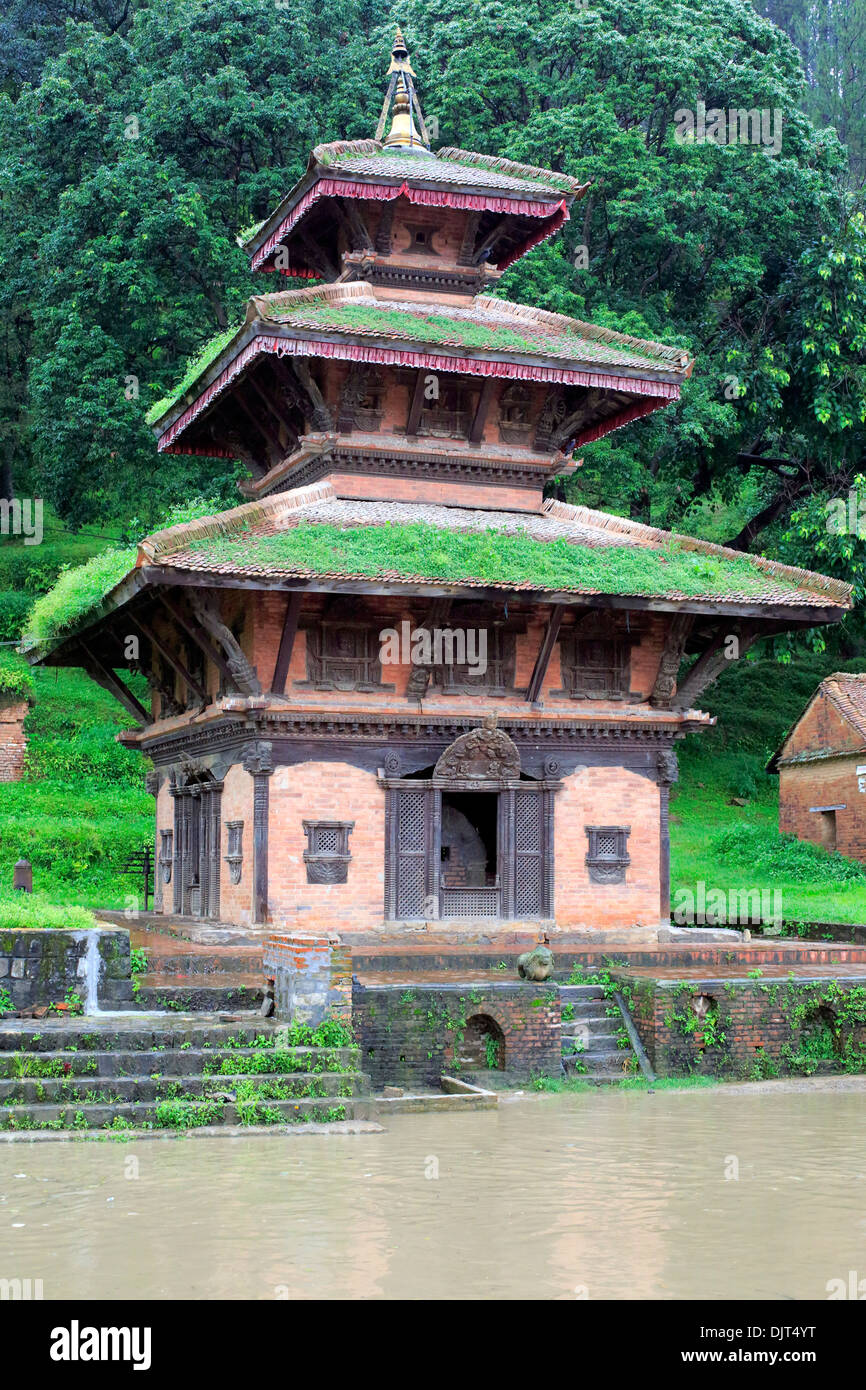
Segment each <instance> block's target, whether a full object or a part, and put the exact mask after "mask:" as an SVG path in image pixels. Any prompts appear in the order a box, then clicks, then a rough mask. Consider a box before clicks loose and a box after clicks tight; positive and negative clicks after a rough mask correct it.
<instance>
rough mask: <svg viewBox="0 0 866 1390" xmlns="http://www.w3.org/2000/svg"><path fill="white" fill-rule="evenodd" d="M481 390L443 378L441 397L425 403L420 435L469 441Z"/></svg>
mask: <svg viewBox="0 0 866 1390" xmlns="http://www.w3.org/2000/svg"><path fill="white" fill-rule="evenodd" d="M477 394H478V392H477V389H475V388H473V387H472V386H469V385H465V384H464V383H462V382H443V381H442V379H441V377H440V378H439V396H438V397H437V399H435V400H432V401H425V402H424V405H423V406H422V408H421V421H420V424H419V426H418V433H419V435H422V434H423V435H430V436H433V437H434V438H438V439H468V438H469V430H470V427H471V425H472V420H473V418H474V415H475V409H474V407H475V401H476V399H477Z"/></svg>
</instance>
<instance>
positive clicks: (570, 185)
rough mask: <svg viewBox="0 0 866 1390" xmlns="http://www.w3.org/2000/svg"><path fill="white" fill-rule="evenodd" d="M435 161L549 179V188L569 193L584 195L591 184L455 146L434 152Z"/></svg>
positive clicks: (523, 176)
mask: <svg viewBox="0 0 866 1390" xmlns="http://www.w3.org/2000/svg"><path fill="white" fill-rule="evenodd" d="M435 156H436V158H437V159H443V160H445V159H453V160H456V161H457V162H458V163H463V164H477V165H478V167H479V168H481V169H496V170H498V172H499V173H501V174H511V175H513V177H515V178H528V179H550V180H553V182H552V183H551V185H550V186H551V187H553V188H557V185H558V184H561V185H563V186H564V187H565V188H566V189H567V191H568V192H570V193H585V192H586V190H587V189H588V188H589V186H590V184H591V183H592V179H587V180H586V182H584V183H582V182H581V180H580V179H576V178H574V177H573V176H572V175H571V174H560V173H557V171H556V170H555V169H542V168H540V167H539V166H538V165H537V164H519V163H518V162H517V160H514V159H506V158H505V156H504V155H495V154H478V153H477V152H476V151H475V150H463V149H460V148H459V147H458V146H456V145H445V146H443V147H442V149H439V150H436V152H435Z"/></svg>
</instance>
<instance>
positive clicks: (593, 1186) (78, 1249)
mask: <svg viewBox="0 0 866 1390" xmlns="http://www.w3.org/2000/svg"><path fill="white" fill-rule="evenodd" d="M864 1114H866V1088H864V1086H863V1085H862V1084H856V1083H853V1082H852V1083H850V1084H849V1085H847V1086H846V1085H845V1084H842V1085H841V1086H840V1087H839V1088H834V1089H820V1088H814V1087H804V1088H803V1089H796V1088H795V1089H786V1088H784V1087H778V1086H776V1087H775V1088H774V1086H773V1084H772V1083H771V1084H770V1085H767V1086H754V1087H746V1086H737V1087H720V1088H718V1089H710V1090H689V1091H659V1092H656V1093H655V1094H651V1095H650V1094H646V1093H640V1092H600V1093H590V1094H585V1093H582V1094H571V1095H540V1096H539V1095H532V1096H526V1097H523V1098H520V1097H518V1098H516V1099H508V1100H503V1103H502V1104H501V1105H500V1107H499V1109H498V1111H490V1112H477V1113H467V1114H463V1115H448V1114H430V1115H425V1116H403V1117H400V1116H395V1117H393V1118H392V1119H390V1120H389V1121H388V1125H387V1129H386V1131H385V1132H384V1133H379V1134H355V1135H337V1134H331V1135H328V1136H325V1137H321V1136H317V1135H314V1134H303V1133H297V1134H290V1135H287V1136H283V1135H268V1136H263V1137H247V1138H242V1139H230V1138H215V1139H204V1138H200V1139H173V1140H146V1141H143V1142H142V1141H139V1142H134V1141H133V1142H129V1143H126V1144H123V1143H117V1142H115V1141H114V1140H108V1141H106V1142H101V1143H60V1142H58V1143H38V1144H30V1143H16V1144H2V1145H0V1277H2V1278H30V1279H41V1280H42V1281H43V1285H42V1286H43V1293H44V1297H45V1298H46V1299H50V1298H85V1299H86V1298H97V1297H108V1298H144V1299H161V1298H193V1299H195V1298H238V1299H250V1298H252V1299H275V1298H277V1299H281V1298H291V1299H296V1298H307V1297H331V1298H405V1297H408V1298H466V1299H472V1298H509V1297H520V1298H527V1297H528V1298H542V1299H574V1298H584V1297H585V1298H590V1299H592V1298H616V1299H641V1298H667V1299H678V1298H693V1297H696V1296H697V1297H703V1298H707V1299H718V1298H725V1297H729V1296H732V1297H746V1298H760V1299H798V1298H821V1299H823V1298H826V1297H827V1285H828V1282H829V1281H831V1280H833V1279H841V1280H844V1281H845V1282H846V1283H847V1282H848V1281H849V1278H850V1271H852V1270H853V1271H857V1272H858V1277H866V1143H864ZM864 1287H866V1285H864Z"/></svg>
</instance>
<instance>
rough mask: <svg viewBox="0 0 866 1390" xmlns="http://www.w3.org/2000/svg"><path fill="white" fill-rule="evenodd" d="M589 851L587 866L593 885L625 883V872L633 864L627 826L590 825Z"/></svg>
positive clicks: (588, 829)
mask: <svg viewBox="0 0 866 1390" xmlns="http://www.w3.org/2000/svg"><path fill="white" fill-rule="evenodd" d="M586 833H587V836H588V839H589V849H588V851H587V855H586V866H587V868H588V869H589V877H590V881H591V882H592V883H625V871H626V869H627V868H628V866H629V864H630V863H631V859H630V858H629V853H628V837H629V835H630V834H631V827H630V826H627V825H588V826H586Z"/></svg>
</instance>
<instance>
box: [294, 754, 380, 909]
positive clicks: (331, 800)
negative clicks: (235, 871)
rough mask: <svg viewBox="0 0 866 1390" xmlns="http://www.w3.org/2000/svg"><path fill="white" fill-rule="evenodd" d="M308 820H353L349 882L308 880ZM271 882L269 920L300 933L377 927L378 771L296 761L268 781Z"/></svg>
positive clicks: (378, 859)
mask: <svg viewBox="0 0 866 1390" xmlns="http://www.w3.org/2000/svg"><path fill="white" fill-rule="evenodd" d="M305 820H340V821H354V823H355V825H354V829H353V831H352V833H351V835H350V836H349V853H350V854H351V856H352V858H351V861H350V863H349V870H348V879H347V882H346V883H308V882H307V866H306V864H305V862H304V850H305V849H306V848H307V837H306V835H305V833H304V826H303V822H304V821H305ZM268 877H269V900H270V911H271V919H272V921H273V922H274V923H276V924H278V925H285V926H287V927H290V928H292V929H296V928H300V929H301V930H303V928H304V923H305V922H309V923H310V925H311V927H313V928H314V929H315V928H319V927H322V926H327V928H328V930H329V931H335V932H340V931H344V930H345V931H362V930H364V929H367V930H369V929H370V928H376V927H380V926H381V924H382V914H383V910H384V899H385V793H384V791H383V790H382V788H381V787H379V786H378V785H377V781H376V774H375V773H373V772H364V771H363V770H362V769H360V768H357V767H351V766H350V765H349V764H348V763H317V762H310V763H299V764H296V765H295V766H294V767H281V768H277V770H276V772H275V773H274V774H273V776H272V777H271V787H270V833H269V842H268Z"/></svg>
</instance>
